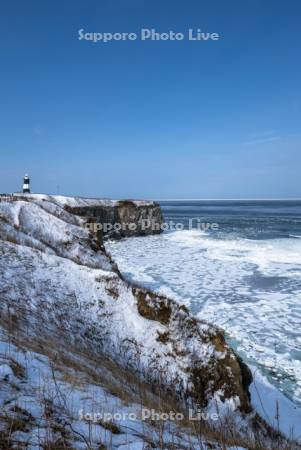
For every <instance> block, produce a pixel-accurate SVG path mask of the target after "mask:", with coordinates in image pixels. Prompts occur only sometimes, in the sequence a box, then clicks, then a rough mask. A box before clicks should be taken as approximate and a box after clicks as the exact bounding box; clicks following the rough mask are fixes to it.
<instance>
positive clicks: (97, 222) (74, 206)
mask: <svg viewBox="0 0 301 450" xmlns="http://www.w3.org/2000/svg"><path fill="white" fill-rule="evenodd" d="M15 196H16V197H17V198H22V199H24V200H29V201H35V200H39V201H49V202H51V203H54V204H56V205H58V206H61V207H63V208H64V209H65V210H66V211H68V212H70V213H72V214H75V215H78V216H81V217H83V218H85V220H86V227H87V229H89V230H90V231H92V232H94V233H96V234H97V235H98V237H99V238H100V239H106V238H109V237H110V238H115V239H116V238H122V237H127V236H144V235H149V234H157V233H161V232H162V224H163V216H162V212H161V208H160V206H159V204H158V203H156V202H153V201H147V200H106V199H93V198H82V197H64V196H59V195H53V196H50V195H43V194H42V195H41V194H30V195H28V194H27V195H26V196H24V195H23V194H15Z"/></svg>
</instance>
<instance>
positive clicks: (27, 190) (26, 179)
mask: <svg viewBox="0 0 301 450" xmlns="http://www.w3.org/2000/svg"><path fill="white" fill-rule="evenodd" d="M29 183H30V180H29V176H28V175H27V174H26V175H25V176H24V181H23V194H30V187H29Z"/></svg>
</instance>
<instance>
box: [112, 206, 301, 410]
mask: <svg viewBox="0 0 301 450" xmlns="http://www.w3.org/2000/svg"><path fill="white" fill-rule="evenodd" d="M160 203H161V206H162V210H163V213H164V216H165V221H166V222H170V221H173V222H174V223H178V224H182V225H183V227H184V229H183V230H180V229H179V230H173V231H167V232H165V233H163V234H161V235H155V236H149V237H142V238H131V239H125V240H122V241H119V242H110V243H108V248H109V251H110V252H111V253H112V255H113V256H114V258H115V260H116V261H117V263H118V265H119V267H120V269H121V271H122V272H123V273H124V274H125V275H126V276H127V277H128V278H129V279H132V280H134V281H136V282H138V283H141V284H144V285H145V286H148V287H150V288H152V289H154V290H156V291H159V292H162V293H164V294H167V295H169V296H172V297H173V298H175V299H177V300H178V301H179V302H184V303H185V304H186V305H188V306H189V307H190V308H191V310H192V311H193V313H194V314H196V315H198V316H199V317H200V318H202V319H205V320H208V321H210V322H213V323H215V324H217V325H220V326H221V327H223V328H224V329H225V331H226V333H227V337H228V340H229V341H230V343H231V345H232V346H233V347H235V348H236V350H237V351H238V353H240V354H241V356H242V357H243V358H244V359H245V360H246V361H247V362H249V363H251V364H252V365H256V366H257V367H258V368H259V370H260V371H261V372H262V373H264V374H265V375H267V377H268V378H269V381H271V382H272V383H273V384H274V385H275V386H276V387H277V388H278V389H279V390H281V391H283V392H284V393H285V394H286V395H287V396H288V397H290V398H291V399H292V400H293V401H294V402H296V403H301V201H164V202H160ZM192 219H193V220H192ZM197 219H198V220H197ZM191 220H192V223H193V225H194V228H192V229H190V223H191ZM197 224H199V228H201V229H196V228H195V227H196V226H197ZM204 224H205V225H204ZM208 224H215V225H214V227H213V228H214V229H212V228H210V227H209V228H208ZM179 228H180V227H179ZM204 228H207V229H206V230H204Z"/></svg>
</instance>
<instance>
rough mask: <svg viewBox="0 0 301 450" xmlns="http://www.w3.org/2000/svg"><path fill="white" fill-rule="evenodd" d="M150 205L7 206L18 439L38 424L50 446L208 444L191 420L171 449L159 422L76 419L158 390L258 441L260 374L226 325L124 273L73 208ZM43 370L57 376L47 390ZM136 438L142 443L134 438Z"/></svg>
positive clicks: (0, 400) (5, 285)
mask: <svg viewBox="0 0 301 450" xmlns="http://www.w3.org/2000/svg"><path fill="white" fill-rule="evenodd" d="M29 200H30V201H29ZM82 201H83V202H87V200H82ZM94 202H95V201H94ZM70 203H72V204H70ZM80 203H81V202H80ZM139 206H141V207H143V208H146V207H147V206H149V207H150V208H157V206H156V205H154V204H149V205H145V204H143V205H135V206H133V205H132V204H131V205H129V211H127V210H126V208H127V206H126V204H124V203H123V204H121V205H120V204H118V202H116V204H115V205H112V204H108V205H95V203H93V204H88V205H87V204H85V205H82V204H80V205H79V201H78V200H73V199H72V200H70V199H68V198H67V199H64V198H58V197H51V198H50V197H47V198H45V196H43V197H42V196H36V197H32V196H30V199H29V198H26V201H22V200H21V199H19V200H17V201H13V202H10V203H0V273H1V279H0V295H1V302H0V317H1V319H0V338H1V339H0V350H1V349H4V350H3V352H2V353H1V351H0V363H1V360H2V361H5V364H4V367H5V370H4V372H3V371H2V372H1V371H0V372H1V373H0V381H1V383H2V387H4V390H2V392H1V395H0V406H1V408H2V410H3V411H4V413H3V414H2V416H1V417H2V418H1V417H0V427H1V429H2V430H4V431H3V435H4V436H5V439H6V441H7V442H8V441H9V440H12V442H20V439H21V438H22V439H23V440H25V438H26V440H27V442H30V441H31V440H34V439H35V437H36V436H37V429H38V432H39V436H42V438H41V439H42V440H43V436H48V437H49V435H51V442H55V444H53V445H54V447H50V446H49V447H47V448H56V449H57V448H71V447H70V446H71V445H72V448H106V446H109V448H116V449H117V448H120V449H122V448H123V449H125V448H146V447H145V444H147V445H150V448H173V449H177V448H187V449H188V448H207V446H206V445H205V443H204V440H203V435H202V440H201V443H200V435H199V434H196V431H195V430H194V431H193V430H192V429H190V432H189V433H190V434H189V435H188V436H187V433H186V434H185V433H184V435H183V433H182V431H181V430H180V428H176V429H174V428H173V430H174V432H175V433H177V436H182V437H179V438H178V439H179V442H180V443H179V444H176V445H175V446H172V443H173V442H174V434H173V435H171V434H170V433H169V434H168V433H165V434H164V439H165V441H164V442H166V447H165V446H163V447H162V439H163V437H162V435H161V436H158V435H157V434H156V433H155V431H154V429H153V428H152V431H151V433H152V437H151V438H150V437H149V435H147V434H146V431H145V428H144V424H141V425H138V424H139V423H141V422H137V423H136V422H135V421H134V422H135V423H134V424H133V423H132V422H129V421H127V422H126V423H124V422H123V425H122V427H121V428H120V429H118V427H117V431H116V428H114V426H115V427H116V424H114V423H111V422H110V423H109V424H108V423H104V422H102V421H98V422H97V423H95V424H93V427H94V428H93V430H94V431H95V436H97V437H95V436H94V435H93V433H92V435H91V424H90V423H89V424H87V423H86V422H85V421H82V422H80V423H79V420H78V417H76V414H77V415H78V410H79V409H82V408H83V409H87V408H88V410H90V411H95V408H96V406H95V405H98V406H97V407H98V408H101V410H102V411H103V410H106V409H105V408H107V409H108V408H109V410H110V411H111V409H112V408H113V406H112V405H113V403H114V402H115V403H116V402H117V403H118V402H119V403H118V405H119V406H118V412H119V411H120V410H122V411H125V410H126V408H128V407H129V405H131V408H134V409H135V408H136V409H135V411H136V410H137V402H138V410H141V404H142V405H145V402H146V400H145V397H146V395H145V392H149V393H150V394H151V395H154V396H155V398H158V402H157V406H158V405H160V408H161V407H162V402H163V403H165V404H166V405H168V404H169V403H172V404H173V405H176V408H178V409H179V410H182V409H183V410H186V408H187V407H188V406H189V407H190V408H192V409H193V410H197V409H198V408H201V409H202V411H207V412H208V413H210V412H212V411H215V412H218V415H219V422H218V424H215V426H216V427H217V428H218V427H221V424H222V426H224V424H225V423H226V422H225V420H227V421H228V420H229V414H231V415H234V418H233V423H235V424H236V425H235V429H231V428H229V425H228V428H229V430H228V431H227V430H225V429H223V433H224V437H223V439H224V440H223V443H225V442H227V441H231V442H235V443H238V442H240V441H242V442H243V440H244V439H251V440H254V436H255V434H254V430H255V428H254V427H253V422H254V420H255V419H254V418H255V417H256V415H255V413H254V412H252V408H251V406H250V401H249V393H248V386H249V384H250V382H251V374H250V371H249V369H248V368H247V367H246V366H245V365H244V364H243V363H242V361H241V360H240V358H238V357H237V356H236V354H235V353H234V352H233V350H232V349H231V348H230V347H229V345H228V344H227V343H226V341H225V339H224V335H223V332H222V331H221V330H220V329H218V328H216V327H215V326H213V325H210V324H208V323H206V322H202V321H200V320H197V319H196V318H194V317H193V316H192V315H191V314H190V312H189V311H188V310H187V309H186V308H185V307H184V306H181V305H179V304H178V303H176V302H175V301H173V300H172V299H169V298H167V297H164V296H161V295H157V294H154V293H152V292H149V291H148V290H146V289H143V288H141V287H139V286H133V285H131V284H130V283H128V282H127V281H125V280H124V279H123V278H122V277H121V276H120V274H119V271H118V269H117V268H116V265H115V264H114V262H113V261H112V260H111V258H110V256H109V255H108V254H107V253H106V250H105V247H104V246H103V243H102V241H100V240H99V238H96V237H95V235H94V234H93V233H90V232H89V231H88V230H87V228H86V227H85V223H86V219H83V218H82V217H79V216H78V215H74V214H71V213H70V211H73V212H77V213H78V212H79V210H78V209H77V208H92V209H90V210H91V211H92V210H93V211H97V214H98V213H99V211H100V209H98V208H104V207H109V208H115V209H117V211H118V214H120V215H119V218H120V217H121V218H122V219H123V220H128V219H129V218H130V219H131V220H132V219H133V217H134V216H133V215H132V211H133V208H134V210H136V207H138V208H139ZM74 208H75V211H74ZM95 208H96V209H95ZM81 211H82V210H81ZM85 211H86V210H85ZM145 211H147V209H145ZM133 214H134V213H133ZM135 214H136V213H135ZM157 214H159V213H158V212H157V213H156V215H157ZM85 217H86V215H85ZM97 217H101V216H97ZM137 217H138V216H137V215H135V218H137ZM157 217H159V215H158V216H157ZM99 220H100V219H99ZM158 220H159V219H158ZM1 342H2V343H1ZM9 352H11V353H9ZM25 355H26V357H25ZM26 361H27V362H26ZM28 361H32V363H30V362H29V363H28ZM33 367H35V369H33ZM38 370H41V373H44V372H45V373H47V374H48V375H47V377H48V378H47V380H48V384H47V386H43V389H42V390H41V387H40V385H39V383H38V380H40V379H41V375H38V373H37V371H38ZM43 371H44V372H43ZM1 374H2V375H3V374H4V376H2V375H1ZM1 376H2V378H1ZM43 377H44V375H43ZM43 377H42V378H43ZM35 380H37V381H35ZM91 386H92V387H91ZM91 390H92V391H93V392H94V394H93V395H92V394H91ZM62 392H63V393H62ZM137 393H139V396H138V398H137ZM125 397H126V399H125ZM108 399H110V400H108ZM106 402H107V403H106ZM108 402H109V405H108ZM74 403H75V404H76V405H77V410H75V411H74ZM115 403H114V404H115ZM117 403H116V404H117ZM139 403H140V406H139ZM34 404H39V407H33V405H34ZM126 405H128V406H126ZM72 407H73V412H72ZM89 408H90V409H89ZM96 410H97V408H96ZM76 411H77V412H76ZM62 417H64V421H63V422H62ZM16 418H17V420H16V422H15V419H16ZM12 423H13V424H14V426H13V427H12ZM62 423H63V425H64V426H63V425H62ZM227 423H228V422H227ZM147 426H150V427H151V426H153V425H151V423H150V424H149V425H147ZM172 426H173V427H174V425H172ZM207 426H208V423H207ZM110 427H111V428H110ZM133 427H134V428H135V427H136V428H135V431H134V432H133ZM137 427H138V428H139V432H138V431H137ZM66 428H68V433H67V431H66ZM12 430H13V431H12ZM114 430H115V431H114ZM261 432H262V433H266V428H265V426H264V425H263V421H258V423H257V424H256V433H257V434H258V433H261ZM181 433H182V435H181ZM211 433H213V431H212V430H211ZM218 433H219V432H215V436H217V435H218ZM120 435H121V436H120ZM209 435H210V433H209ZM93 436H94V437H93ZM128 436H130V439H131V440H130V442H136V443H137V442H140V444H141V443H142V444H141V445H140V447H139V446H138V447H134V446H133V447H126V443H127V442H128ZM154 436H156V437H154ZM212 436H214V434H211V438H210V439H211V442H212V440H214V439H213V437H212ZM215 438H216V439H217V437H215ZM160 439H161V441H160ZM57 442H61V444H60V445H61V447H60V446H58V443H57ZM62 442H63V444H64V445H63V444H62ZM87 442H89V445H87ZM99 442H101V445H103V446H102V447H100V444H99ZM112 442H113V444H112ZM160 442H161V443H160ZM279 442H280V441H279ZM80 443H81V445H82V446H80ZM83 445H85V446H83ZM133 445H134V444H133ZM135 445H136V444H135ZM164 445H165V444H164ZM212 445H214V444H212V443H210V446H209V444H208V448H218V447H214V446H212ZM281 446H282V443H281ZM0 448H1V441H0ZM3 448H5V447H3ZM7 448H10V447H7ZM25 448H26V447H25ZM45 448H46V447H45ZM223 448H226V447H225V446H224V447H223ZM248 448H249V447H248ZM257 448H261V447H257ZM264 448H269V446H268V445H266V446H265V447H264ZM278 448H282V447H280V446H279V447H278ZM283 448H284V447H283ZM286 448H288V447H286Z"/></svg>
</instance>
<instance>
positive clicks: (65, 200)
mask: <svg viewBox="0 0 301 450" xmlns="http://www.w3.org/2000/svg"><path fill="white" fill-rule="evenodd" d="M14 196H19V197H25V198H28V199H29V200H34V201H36V200H42V201H45V200H46V201H49V202H51V203H54V204H57V205H59V206H70V207H72V208H74V207H84V206H90V207H97V206H117V205H118V203H119V202H120V201H122V200H111V199H102V198H85V197H72V196H63V195H48V194H22V193H15V194H14ZM130 201H131V202H133V203H134V204H135V205H137V206H152V205H154V202H153V201H151V200H130Z"/></svg>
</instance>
